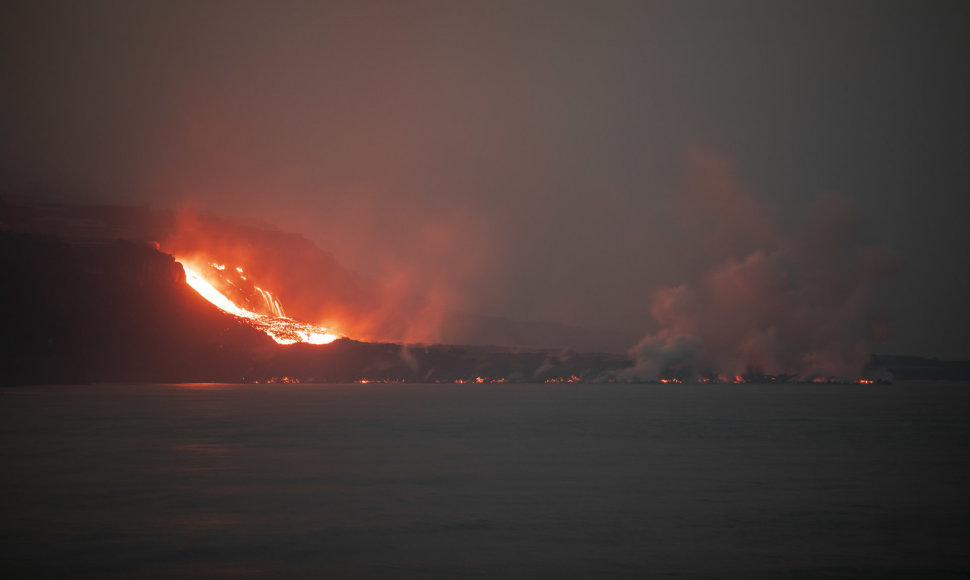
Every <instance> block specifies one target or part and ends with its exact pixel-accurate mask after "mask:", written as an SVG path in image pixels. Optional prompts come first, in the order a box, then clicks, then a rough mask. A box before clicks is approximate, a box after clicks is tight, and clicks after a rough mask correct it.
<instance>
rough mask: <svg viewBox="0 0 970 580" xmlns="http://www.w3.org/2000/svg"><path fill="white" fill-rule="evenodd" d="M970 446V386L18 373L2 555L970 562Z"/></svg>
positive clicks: (634, 572) (265, 574)
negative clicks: (286, 380)
mask: <svg viewBox="0 0 970 580" xmlns="http://www.w3.org/2000/svg"><path fill="white" fill-rule="evenodd" d="M968 444H970V385H967V384H962V385H960V384H945V383H904V384H896V385H890V386H883V385H871V386H845V385H838V386H832V385H830V386H810V385H772V386H767V385H716V386H699V385H676V386H670V385H479V386H469V385H460V386H459V385H182V386H179V385H111V386H80V387H68V386H57V387H29V388H28V387H23V388H8V389H2V390H0V556H2V558H0V574H2V575H3V577H4V578H28V577H36V576H40V575H61V576H64V577H91V578H114V577H119V578H120V577H123V578H250V577H255V578H302V577H308V578H309V577H313V578H317V577H319V578H465V577H473V578H610V577H621V578H866V579H875V578H934V579H943V578H968V577H970V448H968ZM11 572H12V573H11Z"/></svg>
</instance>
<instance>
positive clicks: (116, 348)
mask: <svg viewBox="0 0 970 580" xmlns="http://www.w3.org/2000/svg"><path fill="white" fill-rule="evenodd" d="M0 268H2V269H3V272H4V277H5V280H6V281H5V283H4V284H3V285H2V290H0V292H2V294H0V303H2V306H0V308H2V311H0V317H2V320H3V322H4V336H5V338H6V343H7V344H6V346H5V349H4V350H5V352H4V358H5V359H6V361H7V362H6V363H5V364H4V365H3V370H2V372H0V382H2V383H5V384H21V383H48V382H58V383H70V382H88V381H181V380H199V381H212V380H238V379H239V378H240V377H241V376H242V375H243V374H245V371H246V370H247V369H248V368H249V367H250V366H251V365H252V360H253V359H254V357H255V353H257V352H258V351H260V350H265V349H266V348H269V347H271V342H270V341H269V339H268V338H267V337H266V336H265V335H263V334H262V333H260V332H258V331H256V330H254V329H253V328H251V327H249V326H247V325H245V324H243V323H241V322H240V321H238V320H237V319H235V318H234V317H231V316H228V315H226V314H224V313H222V312H220V311H219V310H218V309H216V308H215V307H214V306H212V305H211V304H209V303H208V302H206V301H205V300H204V299H203V298H202V297H200V296H199V295H198V294H196V293H195V292H194V291H193V290H192V289H191V288H189V287H188V286H187V285H186V284H185V274H184V272H183V271H182V267H181V266H180V265H178V264H177V263H175V261H174V259H173V258H172V257H171V256H169V255H166V254H163V253H161V252H159V251H158V250H156V249H155V248H154V247H152V246H151V245H149V244H143V243H136V242H129V241H121V240H119V241H114V242H106V243H87V244H78V243H74V244H71V243H68V242H66V241H64V240H61V239H57V238H53V237H49V236H39V235H30V234H15V233H10V232H0Z"/></svg>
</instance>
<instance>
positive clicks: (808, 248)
mask: <svg viewBox="0 0 970 580" xmlns="http://www.w3.org/2000/svg"><path fill="white" fill-rule="evenodd" d="M690 175H691V177H690V180H689V191H688V193H687V195H686V196H685V198H684V200H683V204H684V205H683V207H681V208H680V209H681V210H682V211H681V212H680V213H681V214H683V215H684V216H689V218H687V219H689V221H690V223H691V224H692V232H691V234H690V236H692V237H693V236H696V237H697V239H699V240H700V242H701V243H702V244H705V245H706V247H705V251H706V254H707V255H709V256H710V259H711V266H710V267H709V269H708V270H707V271H706V273H705V274H703V275H702V276H701V277H700V279H699V280H697V281H696V282H695V283H693V284H689V285H688V284H681V285H678V286H674V287H669V288H663V289H660V290H658V291H656V292H655V293H654V294H653V295H652V297H651V299H650V300H651V305H650V307H651V308H650V313H651V315H652V317H653V318H654V320H655V321H656V323H657V324H658V326H659V330H657V331H656V332H654V333H652V334H649V335H647V336H645V337H644V338H643V339H642V340H641V341H640V342H639V343H638V344H637V345H636V346H634V347H633V348H632V349H631V350H630V354H631V356H632V357H633V358H634V359H635V365H634V366H633V367H632V368H630V369H628V371H626V374H627V375H628V376H631V377H639V378H642V379H657V378H662V377H676V378H681V379H693V378H700V377H708V378H714V377H716V376H722V377H723V376H727V377H733V376H735V375H745V376H751V375H757V374H768V375H791V376H794V377H797V378H799V379H813V378H828V377H840V378H853V377H860V376H861V372H862V368H863V366H864V365H865V363H866V361H867V359H868V357H869V352H870V345H871V344H872V342H873V341H878V340H879V339H881V338H885V337H886V334H887V331H886V328H887V326H886V324H885V321H884V315H883V314H882V313H881V312H879V310H878V309H876V308H874V307H873V306H872V303H873V300H872V297H873V293H874V291H875V290H876V288H877V285H878V283H879V282H880V281H882V280H885V279H886V278H887V277H888V275H889V274H890V272H891V271H892V268H893V259H892V256H891V255H889V253H888V252H886V251H885V250H881V249H878V248H872V247H867V246H866V245H865V244H864V243H863V242H862V240H861V239H860V238H861V236H860V234H859V231H860V227H859V224H860V221H861V216H860V215H859V213H858V211H857V209H856V208H855V207H854V206H852V205H851V204H850V203H848V202H847V201H845V200H843V199H842V198H839V197H837V196H834V195H832V196H823V197H820V198H818V199H816V200H815V202H814V203H813V204H812V206H811V207H810V208H809V210H808V211H807V212H806V213H805V215H804V217H803V219H802V223H801V225H800V227H798V228H797V229H795V231H794V232H792V233H790V234H788V235H785V234H782V233H780V232H778V231H776V229H775V228H774V227H772V224H771V222H770V221H769V220H768V219H767V218H766V215H767V214H766V212H765V211H763V210H762V209H761V207H760V206H759V205H758V204H757V203H756V202H755V201H754V199H753V198H752V197H750V196H749V195H748V194H747V193H746V192H745V190H744V189H743V188H742V187H740V186H739V185H738V184H737V182H736V180H735V179H734V178H733V176H732V174H731V171H730V168H729V166H728V165H727V163H725V162H724V161H723V160H722V159H719V158H717V157H715V156H711V155H707V154H697V153H695V154H694V155H693V159H692V161H691V171H690Z"/></svg>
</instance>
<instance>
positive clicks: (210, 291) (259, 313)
mask: <svg viewBox="0 0 970 580" xmlns="http://www.w3.org/2000/svg"><path fill="white" fill-rule="evenodd" d="M176 261H177V262H178V263H179V264H181V265H182V269H184V270H185V282H186V283H187V284H188V285H189V286H191V287H192V289H194V290H195V291H196V292H198V293H199V295H201V296H202V297H203V298H205V299H206V300H208V301H209V302H211V303H212V304H214V305H215V306H216V307H218V308H219V309H220V310H222V311H223V312H226V313H228V314H232V315H233V316H238V317H239V318H242V319H244V320H245V321H246V322H247V324H250V325H251V326H253V327H254V328H256V329H258V330H261V331H262V332H265V333H266V334H267V335H268V336H269V337H270V338H272V339H273V340H275V341H276V342H277V343H279V344H294V343H297V342H305V343H309V344H328V343H331V342H333V341H334V340H336V339H338V338H340V336H339V335H338V334H335V333H334V332H332V331H330V330H328V329H326V328H323V327H321V326H315V325H313V324H308V323H305V322H298V321H296V320H293V319H292V318H289V317H287V316H286V313H285V312H284V310H283V306H282V305H281V304H280V302H279V300H277V299H276V298H275V297H274V296H273V294H272V293H271V292H269V291H267V290H264V289H263V288H260V287H259V286H257V285H256V284H255V283H253V282H252V281H251V280H249V279H248V277H247V276H246V275H245V271H244V270H243V268H242V267H238V266H237V267H235V268H227V267H226V265H225V264H217V263H214V262H201V263H200V262H196V261H192V260H189V259H185V258H176Z"/></svg>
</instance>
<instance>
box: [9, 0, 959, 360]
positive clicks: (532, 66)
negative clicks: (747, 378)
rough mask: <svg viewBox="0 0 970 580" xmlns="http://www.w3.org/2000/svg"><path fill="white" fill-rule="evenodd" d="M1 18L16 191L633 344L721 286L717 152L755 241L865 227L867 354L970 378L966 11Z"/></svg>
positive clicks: (410, 9)
mask: <svg viewBox="0 0 970 580" xmlns="http://www.w3.org/2000/svg"><path fill="white" fill-rule="evenodd" d="M0 22H2V23H0V47H2V71H3V72H2V74H3V79H4V82H3V84H4V88H3V91H2V92H0V135H2V137H0V148H2V156H0V187H2V190H3V191H5V192H8V193H10V194H16V195H21V196H22V195H25V192H26V195H38V196H46V197H48V198H49V197H55V198H59V199H64V200H76V201H114V202H125V203H134V204H143V203H151V204H153V205H154V206H158V207H163V206H184V205H190V206H193V207H197V208H201V209H204V210H209V211H212V212H214V213H218V214H222V215H226V216H228V217H234V218H242V219H245V220H249V221H258V222H263V223H268V224H273V225H276V226H278V227H281V228H283V229H287V230H293V231H298V232H300V233H303V234H304V235H306V236H307V237H309V238H311V239H313V240H314V241H316V242H318V243H319V244H320V245H321V246H323V247H325V248H327V249H329V250H330V251H332V252H333V253H334V254H335V255H336V256H337V257H338V259H340V260H341V261H342V262H343V263H344V264H346V265H347V266H349V267H351V268H353V269H356V270H359V271H362V272H366V273H369V274H377V275H402V276H406V277H407V278H408V279H409V280H413V281H415V282H414V283H415V284H422V285H428V286H433V287H436V288H441V289H443V290H441V291H443V292H446V293H448V294H449V295H450V296H453V297H454V300H453V305H454V306H455V307H458V308H464V309H468V310H475V311H480V312H485V313H490V314H499V315H508V316H513V317H517V318H522V319H533V320H549V321H559V322H566V323H574V324H581V325H587V326H591V327H601V328H615V329H631V330H632V329H640V328H647V327H649V323H650V300H649V296H650V295H651V293H652V292H653V291H654V290H656V289H658V288H662V287H665V286H671V285H676V284H679V283H681V282H683V281H690V280H692V279H696V278H697V277H698V276H700V275H701V273H702V272H704V271H706V270H707V269H709V268H710V267H711V255H710V251H709V250H705V249H704V248H705V245H704V244H703V243H697V241H698V240H703V239H705V237H707V236H708V233H707V232H706V231H705V229H704V228H702V227H691V226H692V219H691V217H692V216H691V213H690V212H691V211H692V210H691V209H685V208H692V207H693V206H691V204H689V203H687V204H685V203H682V201H683V200H684V199H688V198H689V197H690V195H691V194H690V192H689V190H690V185H689V184H690V183H691V180H692V178H694V177H696V175H695V174H696V172H697V168H696V166H697V163H696V159H698V158H700V159H707V160H711V159H713V160H716V163H715V165H716V166H718V167H721V169H720V170H718V171H720V173H719V176H718V179H720V180H722V181H723V180H726V181H728V182H729V183H730V184H731V188H734V189H737V190H739V191H742V192H744V194H745V195H750V198H752V199H753V200H754V202H755V205H754V206H753V207H755V208H757V207H760V208H761V210H760V212H759V211H755V212H746V213H745V214H744V215H743V216H741V217H740V218H739V217H738V216H735V217H734V218H732V219H735V221H734V222H732V223H731V224H730V225H732V226H733V227H735V228H737V229H742V230H746V229H750V230H759V228H762V227H764V225H763V224H761V223H760V220H767V221H769V222H771V223H772V224H773V225H772V226H771V227H772V228H774V229H777V230H780V231H787V230H790V229H792V228H795V227H797V224H798V223H799V222H800V220H801V215H802V214H803V213H804V212H806V208H807V207H808V206H809V205H810V204H811V202H812V200H813V199H815V198H816V197H817V196H819V195H822V194H830V193H836V194H838V195H840V196H842V197H843V198H845V199H847V200H849V201H851V202H852V203H854V204H855V205H856V206H857V207H858V208H859V211H860V212H861V215H862V218H863V219H862V225H861V226H860V227H861V234H860V235H861V236H862V239H863V240H864V241H865V242H866V243H868V244H871V245H874V246H881V247H884V248H887V249H889V250H890V251H891V252H893V253H894V254H895V256H896V263H897V269H896V274H895V276H894V277H893V278H892V279H891V280H889V281H887V282H881V283H880V287H879V290H878V296H877V297H876V298H877V299H878V300H882V301H884V302H885V303H886V304H887V305H888V307H889V309H890V311H891V316H892V321H893V323H892V325H893V329H894V334H893V337H892V338H891V339H890V340H889V341H888V342H886V343H885V344H883V345H881V346H877V347H876V349H875V350H876V351H877V352H884V353H908V354H921V355H933V356H943V357H957V358H970V308H968V307H967V302H966V300H967V296H970V275H968V274H967V272H966V267H967V261H966V259H965V258H964V256H965V251H966V249H967V248H970V228H968V227H967V225H966V222H967V213H966V207H967V206H968V204H967V203H966V202H964V197H965V196H966V194H967V185H968V183H970V88H968V81H967V65H966V63H967V61H968V56H970V51H968V48H970V41H968V40H967V39H968V38H970V36H968V35H967V31H968V30H970V17H968V11H967V10H966V8H965V3H964V2H941V1H939V2H904V3H900V2H884V1H878V2H811V3H809V2H797V3H796V2H764V3H760V2H759V3H752V2H684V1H677V2H657V3H652V2H618V1H614V2H566V1H554V2H493V1H489V2H386V3H385V2H360V1H355V2H340V3H337V2H329V3H328V2H319V3H304V2H237V1H232V2H229V1H227V2H156V3H150V2H124V1H119V2H109V3H104V2H90V1H89V2H55V3H48V2H24V3H20V2H5V3H4V4H3V7H2V8H0ZM692 160H695V161H692ZM31 192H37V193H31ZM697 211H699V213H700V214H703V213H704V212H705V210H703V209H701V210H697ZM708 213H709V212H708ZM759 215H760V217H759ZM708 218H709V216H708ZM705 219H707V218H705V217H703V216H700V215H699V216H698V224H703V223H705V222H704V220H705ZM388 272H390V274H388ZM417 281H420V282H417ZM883 286H884V287H883Z"/></svg>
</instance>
